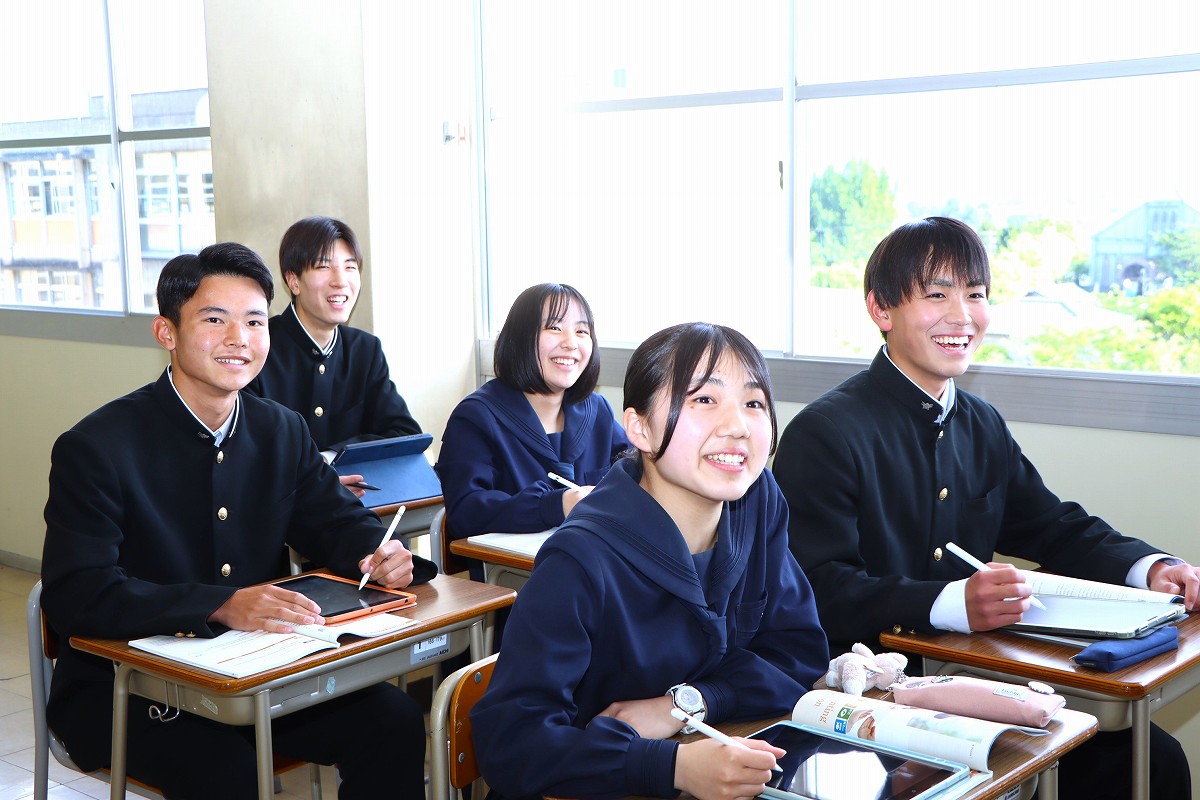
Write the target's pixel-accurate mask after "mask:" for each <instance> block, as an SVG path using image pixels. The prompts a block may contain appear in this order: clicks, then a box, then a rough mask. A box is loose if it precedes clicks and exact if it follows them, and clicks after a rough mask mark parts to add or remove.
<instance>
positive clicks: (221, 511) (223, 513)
mask: <svg viewBox="0 0 1200 800" xmlns="http://www.w3.org/2000/svg"><path fill="white" fill-rule="evenodd" d="M228 517H229V509H227V508H225V506H221V507H220V508H218V509H217V519H219V520H221V521H222V522H224V521H225V520H226V519H227V518H228Z"/></svg>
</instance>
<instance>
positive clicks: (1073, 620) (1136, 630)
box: [1007, 595, 1187, 639]
mask: <svg viewBox="0 0 1200 800" xmlns="http://www.w3.org/2000/svg"><path fill="white" fill-rule="evenodd" d="M1038 599H1039V600H1041V601H1042V604H1043V605H1045V606H1046V608H1045V609H1040V608H1038V607H1036V606H1031V607H1030V609H1029V610H1028V611H1026V612H1025V614H1024V615H1023V616H1022V617H1021V621H1020V622H1017V623H1014V624H1013V625H1009V626H1007V629H1009V630H1012V631H1016V632H1018V633H1050V634H1059V635H1062V636H1086V637H1089V638H1093V639H1132V638H1135V637H1137V636H1144V635H1146V634H1147V633H1149V632H1151V631H1153V630H1155V629H1156V628H1159V627H1161V626H1163V625H1166V624H1167V623H1168V622H1171V621H1173V620H1176V619H1179V618H1180V617H1182V616H1183V615H1184V614H1186V613H1187V611H1186V610H1185V609H1184V607H1183V604H1182V603H1150V602H1142V601H1137V600H1101V599H1097V598H1093V597H1058V596H1055V595H1038Z"/></svg>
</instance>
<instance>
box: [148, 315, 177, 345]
mask: <svg viewBox="0 0 1200 800" xmlns="http://www.w3.org/2000/svg"><path fill="white" fill-rule="evenodd" d="M150 331H151V332H152V333H153V334H154V341H156V342H158V344H159V346H160V347H162V348H163V349H164V350H168V351H169V350H174V349H175V326H174V325H172V324H171V320H169V319H167V318H166V317H164V316H162V315H159V316H157V317H155V318H154V321H153V322H151V323H150Z"/></svg>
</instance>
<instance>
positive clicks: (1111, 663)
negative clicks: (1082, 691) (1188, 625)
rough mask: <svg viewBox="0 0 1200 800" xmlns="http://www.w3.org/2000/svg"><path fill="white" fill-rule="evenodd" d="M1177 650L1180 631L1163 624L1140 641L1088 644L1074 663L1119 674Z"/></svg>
mask: <svg viewBox="0 0 1200 800" xmlns="http://www.w3.org/2000/svg"><path fill="white" fill-rule="evenodd" d="M1178 649H1179V630H1178V629H1177V628H1176V627H1175V626H1174V625H1164V626H1163V627H1161V628H1159V629H1158V630H1156V631H1154V632H1153V633H1151V634H1148V635H1146V636H1143V637H1142V638H1140V639H1105V640H1104V641H1102V642H1096V643H1095V644H1089V645H1088V646H1087V647H1085V648H1083V649H1082V650H1080V651H1079V652H1078V653H1076V654H1075V655H1074V656H1072V657H1071V660H1072V661H1074V662H1075V663H1076V664H1078V665H1079V666H1081V667H1090V668H1092V669H1098V670H1101V671H1102V672H1116V671H1117V670H1119V669H1125V668H1126V667H1129V666H1132V665H1134V664H1136V663H1138V662H1139V661H1145V660H1146V659H1147V658H1151V657H1152V656H1156V655H1158V654H1159V653H1165V652H1167V651H1168V650H1178Z"/></svg>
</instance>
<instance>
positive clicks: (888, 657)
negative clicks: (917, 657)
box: [825, 642, 908, 695]
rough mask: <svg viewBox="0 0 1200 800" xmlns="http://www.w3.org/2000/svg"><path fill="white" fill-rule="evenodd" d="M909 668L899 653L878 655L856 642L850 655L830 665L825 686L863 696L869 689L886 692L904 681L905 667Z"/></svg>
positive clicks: (904, 658) (844, 654) (845, 655)
mask: <svg viewBox="0 0 1200 800" xmlns="http://www.w3.org/2000/svg"><path fill="white" fill-rule="evenodd" d="M907 666H908V657H907V656H904V655H901V654H900V653H880V654H879V655H875V653H873V652H871V648H869V647H867V646H866V645H865V644H863V643H861V642H857V643H855V645H854V646H853V647H852V648H850V652H849V653H843V654H842V655H840V656H838V657H837V658H835V659H833V660H832V661H830V662H829V671H828V672H826V673H825V683H826V684H827V685H828V686H829V688H830V689H841V690H842V691H843V692H845V693H846V694H856V695H861V694H862V693H863V692H864V691H866V690H867V689H868V688H870V689H886V688H887V687H889V686H891V685H892V684H893V683H896V682H897V681H902V680H904V668H905V667H907Z"/></svg>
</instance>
